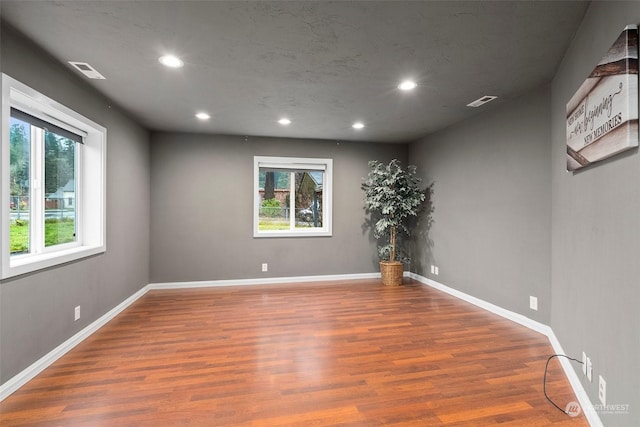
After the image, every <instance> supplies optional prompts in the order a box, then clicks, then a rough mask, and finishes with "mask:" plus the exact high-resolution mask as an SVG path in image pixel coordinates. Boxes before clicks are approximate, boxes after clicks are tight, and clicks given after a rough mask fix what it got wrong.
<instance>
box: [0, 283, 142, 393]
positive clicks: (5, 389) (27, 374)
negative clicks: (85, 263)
mask: <svg viewBox="0 0 640 427" xmlns="http://www.w3.org/2000/svg"><path fill="white" fill-rule="evenodd" d="M147 291H148V285H147V286H145V287H143V288H142V289H140V290H139V291H138V292H136V293H135V294H133V295H131V296H130V297H129V298H127V299H126V300H124V301H122V302H121V303H120V304H118V305H117V306H115V307H114V308H112V309H111V310H109V311H108V312H107V313H105V314H104V315H103V316H101V317H100V318H98V319H97V320H96V321H95V322H93V323H91V324H90V325H88V326H87V327H85V328H84V329H82V330H81V331H79V332H78V333H76V334H75V335H73V336H72V337H71V338H69V339H68V340H66V341H65V342H63V343H62V344H60V345H59V346H57V347H56V348H54V349H53V350H51V351H50V352H49V353H47V354H45V355H44V356H42V357H41V358H40V359H38V360H37V361H36V362H34V363H32V364H31V365H30V366H28V367H27V368H25V369H24V370H23V371H22V372H20V373H19V374H17V375H16V376H14V377H13V378H11V379H9V380H8V381H7V382H5V383H4V384H2V385H0V402H2V401H3V400H4V399H6V398H7V397H9V396H10V395H11V394H12V393H13V392H15V391H16V390H18V389H19V388H20V387H22V386H23V385H25V384H26V383H27V382H29V381H31V380H32V379H33V378H34V377H35V376H36V375H38V374H39V373H41V372H42V371H44V370H45V369H46V368H48V367H49V366H50V365H51V364H53V363H54V362H55V361H56V360H58V359H59V358H60V357H62V356H64V355H65V354H66V353H67V352H69V351H70V350H71V349H73V348H74V347H75V346H77V345H78V344H80V343H81V342H82V341H84V340H85V339H87V338H88V337H89V336H91V335H92V334H93V333H94V332H96V331H97V330H98V329H100V328H101V327H102V326H104V325H105V324H106V323H107V322H109V321H110V320H111V319H113V318H114V317H116V316H117V315H118V314H120V313H121V312H122V311H124V310H125V309H126V308H127V307H129V306H130V305H131V304H133V303H134V302H135V301H136V300H138V299H139V298H140V297H142V296H143V295H144V294H146V293H147Z"/></svg>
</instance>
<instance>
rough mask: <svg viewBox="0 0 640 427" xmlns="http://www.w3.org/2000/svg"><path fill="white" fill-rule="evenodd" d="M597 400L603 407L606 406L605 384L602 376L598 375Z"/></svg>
mask: <svg viewBox="0 0 640 427" xmlns="http://www.w3.org/2000/svg"><path fill="white" fill-rule="evenodd" d="M598 399H600V402H602V405H603V406H605V407H606V406H607V383H606V381H605V380H604V378H602V375H598Z"/></svg>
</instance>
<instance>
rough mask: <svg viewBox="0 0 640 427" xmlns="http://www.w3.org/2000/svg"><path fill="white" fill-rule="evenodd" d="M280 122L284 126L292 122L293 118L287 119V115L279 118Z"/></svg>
mask: <svg viewBox="0 0 640 427" xmlns="http://www.w3.org/2000/svg"><path fill="white" fill-rule="evenodd" d="M278 123H280V124H281V125H282V126H287V125H290V124H291V120H289V119H287V118H286V117H283V118H281V119H280V120H278Z"/></svg>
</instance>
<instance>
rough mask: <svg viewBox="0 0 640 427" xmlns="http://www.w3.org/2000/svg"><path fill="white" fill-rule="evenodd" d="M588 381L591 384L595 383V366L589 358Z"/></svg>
mask: <svg viewBox="0 0 640 427" xmlns="http://www.w3.org/2000/svg"><path fill="white" fill-rule="evenodd" d="M587 379H588V380H589V382H592V381H593V365H592V364H591V359H589V357H588V356H587Z"/></svg>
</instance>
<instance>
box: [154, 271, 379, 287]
mask: <svg viewBox="0 0 640 427" xmlns="http://www.w3.org/2000/svg"><path fill="white" fill-rule="evenodd" d="M377 277H380V273H357V274H332V275H326V276H293V277H269V278H261V279H239V280H203V281H196V282H166V283H150V284H149V289H188V288H212V287H218V286H250V285H274V284H280V283H303V282H323V281H336V280H356V279H375V278H377Z"/></svg>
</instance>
